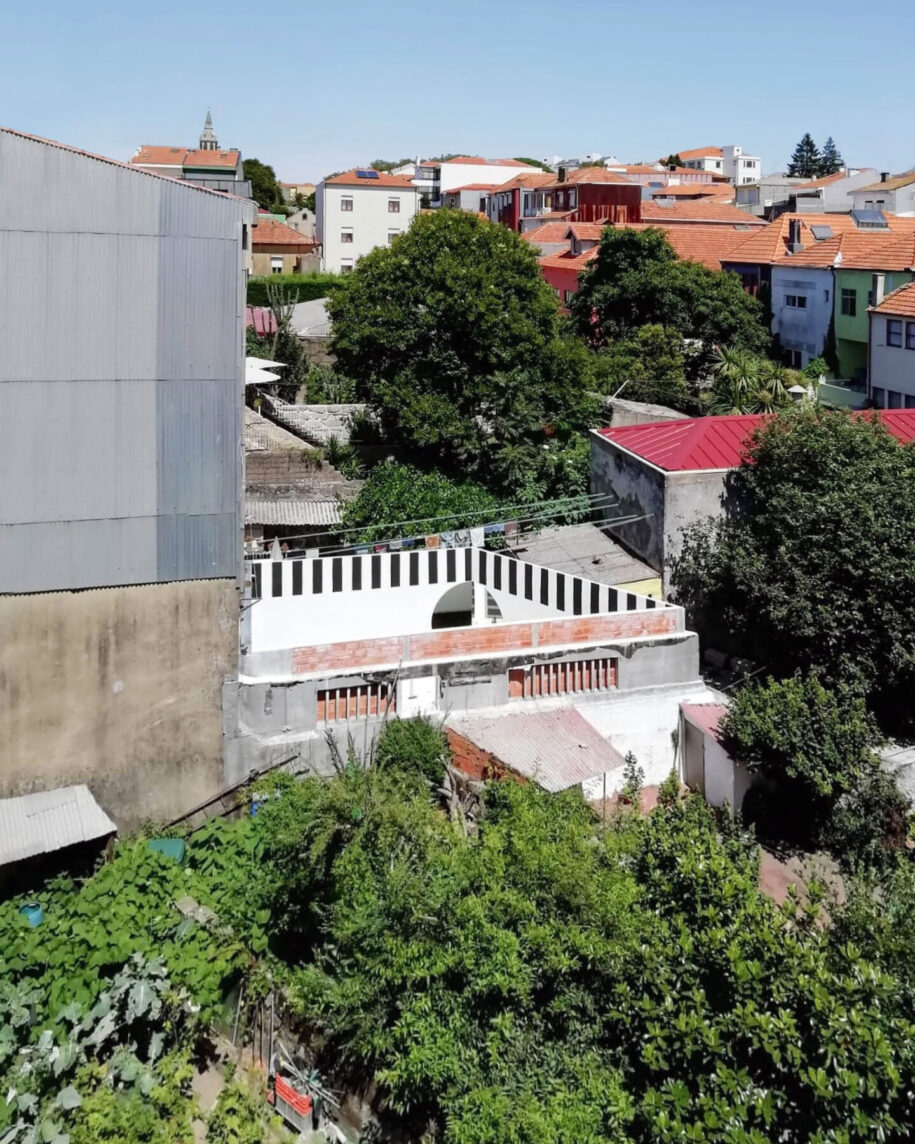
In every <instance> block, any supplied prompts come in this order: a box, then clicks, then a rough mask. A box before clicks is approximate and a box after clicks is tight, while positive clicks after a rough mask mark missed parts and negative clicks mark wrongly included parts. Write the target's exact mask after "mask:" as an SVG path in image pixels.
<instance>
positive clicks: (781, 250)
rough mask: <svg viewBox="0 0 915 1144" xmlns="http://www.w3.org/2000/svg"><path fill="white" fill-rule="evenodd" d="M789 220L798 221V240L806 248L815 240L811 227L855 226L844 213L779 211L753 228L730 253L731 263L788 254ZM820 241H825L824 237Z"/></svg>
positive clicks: (837, 230) (836, 231) (769, 259)
mask: <svg viewBox="0 0 915 1144" xmlns="http://www.w3.org/2000/svg"><path fill="white" fill-rule="evenodd" d="M793 219H798V220H800V223H801V243H802V245H803V246H804V247H805V248H806V247H809V246H813V245H814V244H815V243H816V242H817V240H816V238H814V236H813V233H812V232H811V229H810V228H811V227H814V226H828V227H830V228H831V229H832V231H833V233H834V234H839V233H841V232H842V231H843V230H848V229H855V221H854V219H853V218H852V217H851V215H848V214H838V213H835V214H790V213H789V214H783V215H779V217H778V218H777V219H775V220H774V221H773V222H770V223H769V224H768V225H767V226H765V227H757V228H756V230H755V233H754V234H752V235H750V237H749V238H747V239H746V241H745V242H744V243H743V244H742V245H741V246H740V247H739V248H738V249H737V250H735V251H734V252H733V258H732V259H731V261H733V262H750V263H753V262H756V263H772V262H776V261H777V260H778V259H779V258H781V257H782V256H783V255H785V254H787V253H788V230H789V225H790V223H791V221H792V220H793ZM824 241H829V240H828V239H827V240H824Z"/></svg>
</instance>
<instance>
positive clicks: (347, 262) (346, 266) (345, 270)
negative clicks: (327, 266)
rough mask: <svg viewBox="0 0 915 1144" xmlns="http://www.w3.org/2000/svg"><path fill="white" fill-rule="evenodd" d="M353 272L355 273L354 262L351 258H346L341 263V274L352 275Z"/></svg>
mask: <svg viewBox="0 0 915 1144" xmlns="http://www.w3.org/2000/svg"><path fill="white" fill-rule="evenodd" d="M352 272H353V260H352V259H351V258H344V259H343V260H342V261H341V262H340V273H341V274H352Z"/></svg>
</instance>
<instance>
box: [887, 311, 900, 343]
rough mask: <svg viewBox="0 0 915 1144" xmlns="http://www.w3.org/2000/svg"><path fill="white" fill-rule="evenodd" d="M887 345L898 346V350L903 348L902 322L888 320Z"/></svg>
mask: <svg viewBox="0 0 915 1144" xmlns="http://www.w3.org/2000/svg"><path fill="white" fill-rule="evenodd" d="M886 344H887V345H888V346H896V348H897V349H901V348H902V322H900V321H899V319H898V318H887V322H886Z"/></svg>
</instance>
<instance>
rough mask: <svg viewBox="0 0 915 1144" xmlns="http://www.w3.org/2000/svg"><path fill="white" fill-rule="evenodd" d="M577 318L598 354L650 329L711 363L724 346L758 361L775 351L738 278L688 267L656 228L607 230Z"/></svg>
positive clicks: (585, 274)
mask: <svg viewBox="0 0 915 1144" xmlns="http://www.w3.org/2000/svg"><path fill="white" fill-rule="evenodd" d="M570 312H571V317H572V321H573V323H574V326H575V328H576V329H577V331H578V333H579V334H580V335H581V337H583V338H584V339H586V340H587V341H588V342H589V343H590V344H591V345H592V346H594V347H596V348H600V347H605V346H607V345H609V344H610V343H612V342H614V341H617V340H619V339H621V338H630V337H632V336H633V335H634V334H636V333H637V331H638V330H639V329H640V328H641V327H642V326H645V325H660V326H664V327H665V328H667V329H670V330H676V331H677V332H678V333H679V334H680V335H681V337H683V338H689V339H694V340H696V341H698V342H699V343H700V344H701V347H702V349H703V350H704V354H705V356H706V358H708V357H709V356H710V355H711V353H712V350H713V348H714V347H715V346H719V345H721V346H732V347H736V348H741V349H746V350H750V351H752V352H754V353H765V352H766V351H767V350H768V349H769V347H770V345H771V336H770V334H769V332H768V330H767V329H766V328H765V325H764V323H763V318H764V314H763V309H762V306H761V304H760V303H759V302H758V301H757V300H756V299H755V298H751V297H750V296H749V295H748V294H747V293H746V292H745V291H744V290H743V288H742V286H741V284H740V280H739V279H738V278H737V276H736V275H734V274H727V273H723V272H721V271H712V270H708V269H707V268H706V267H704V266H700V265H699V264H698V263H696V262H687V261H681V260H680V259H678V258H677V255H676V253H675V252H674V249H673V247H672V246H671V245H670V243H669V242H668V241H667V238H666V237H665V235H664V232H663V231H662V230H660V229H657V228H655V227H649V228H647V229H646V230H643V231H635V230H632V229H631V228H627V227H621V228H620V227H607V228H605V229H604V231H603V233H602V234H601V238H600V245H599V247H598V251H597V257H596V258H594V259H593V260H592V261H591V262H590V263H589V264H588V265H587V266H586V267H585V269H584V270H583V271H582V274H581V278H580V286H579V289H578V292H577V293H576V295H575V297H574V298H573V299H572V302H571V305H570Z"/></svg>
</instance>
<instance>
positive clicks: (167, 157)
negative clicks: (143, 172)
mask: <svg viewBox="0 0 915 1144" xmlns="http://www.w3.org/2000/svg"><path fill="white" fill-rule="evenodd" d="M238 160H239V153H238V151H199V150H189V149H188V148H187V147H141V148H140V149H139V151H137V153H136V155H134V156H133V157H132V158H131V160H130V162H131V163H132V164H133V166H135V167H140V166H142V167H226V168H235V167H237V166H238Z"/></svg>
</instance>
